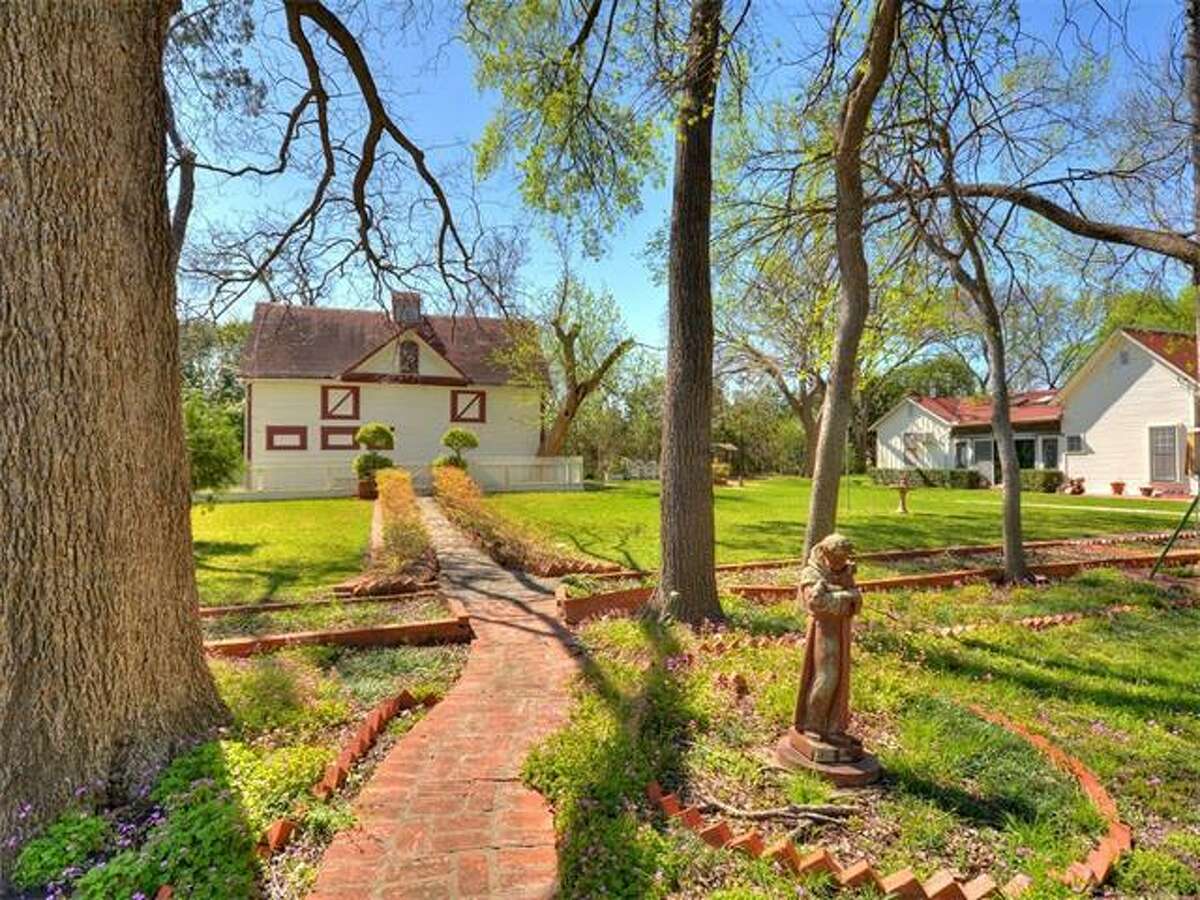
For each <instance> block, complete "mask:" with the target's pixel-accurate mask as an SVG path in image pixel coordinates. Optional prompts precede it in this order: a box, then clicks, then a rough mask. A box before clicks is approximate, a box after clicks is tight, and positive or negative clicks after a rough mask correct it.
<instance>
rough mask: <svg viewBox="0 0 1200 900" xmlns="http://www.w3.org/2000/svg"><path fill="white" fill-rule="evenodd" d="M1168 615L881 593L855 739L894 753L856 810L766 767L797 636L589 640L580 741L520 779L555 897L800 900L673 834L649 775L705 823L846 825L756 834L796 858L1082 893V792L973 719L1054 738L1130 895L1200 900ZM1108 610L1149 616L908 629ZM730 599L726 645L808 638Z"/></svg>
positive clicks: (871, 622)
mask: <svg viewBox="0 0 1200 900" xmlns="http://www.w3.org/2000/svg"><path fill="white" fill-rule="evenodd" d="M1169 599H1170V595H1169V593H1168V590H1167V589H1166V588H1164V587H1161V586H1156V585H1148V584H1146V583H1145V582H1140V581H1137V580H1134V579H1131V578H1130V577H1128V576H1126V575H1122V574H1119V573H1114V572H1105V571H1097V572H1088V573H1085V574H1083V575H1080V576H1078V577H1077V578H1075V579H1071V580H1070V581H1068V582H1064V583H1061V584H1057V585H1052V586H1050V587H1046V588H1039V589H1033V588H1020V589H1014V590H1011V591H1005V592H999V593H993V592H992V591H991V590H990V589H986V588H985V587H984V586H969V587H965V588H960V589H956V590H951V591H945V592H940V593H939V594H937V595H936V596H929V597H926V596H925V595H915V594H914V595H907V596H906V595H900V594H898V595H890V594H889V595H875V596H869V597H868V598H867V603H866V606H867V612H866V614H865V615H864V620H865V623H864V627H863V628H862V629H861V630H860V631H859V632H858V636H857V638H856V644H855V655H856V656H855V659H856V667H855V670H854V696H853V708H854V710H855V717H856V721H855V722H854V726H853V730H854V731H856V732H857V733H859V734H862V735H863V736H864V737H865V738H866V739H867V741H868V743H869V744H870V745H871V746H872V748H873V749H874V750H875V751H877V752H878V753H879V755H880V756H881V759H882V761H883V764H884V767H885V772H886V776H885V779H884V781H883V782H881V783H880V784H879V785H877V786H874V787H871V788H867V789H865V790H862V791H853V792H846V793H845V794H842V793H838V792H834V791H831V790H830V788H829V787H828V786H827V785H826V784H825V783H824V782H822V781H819V780H816V779H814V778H812V777H810V776H806V775H803V774H800V775H798V774H792V773H787V772H783V771H779V770H777V769H775V768H774V767H773V765H772V763H771V753H770V751H771V748H772V746H773V743H774V741H775V739H776V738H777V737H778V736H779V735H780V734H781V733H782V732H783V731H784V729H785V728H786V727H787V724H788V722H789V720H790V714H791V704H792V702H793V699H794V692H795V689H796V682H797V680H798V678H799V672H800V665H801V656H802V652H803V651H802V647H801V645H800V643H799V642H798V641H793V642H772V643H767V644H760V645H759V646H752V645H751V644H750V642H748V641H744V642H742V644H741V645H740V646H738V647H737V648H736V649H733V650H725V651H724V652H720V653H716V652H706V651H702V650H701V649H700V643H701V640H702V639H703V636H698V635H696V634H694V633H693V632H691V631H690V630H688V629H685V628H682V627H679V626H663V625H660V624H655V623H652V622H649V621H645V620H641V619H607V620H601V621H598V622H594V623H592V624H589V625H587V626H584V627H583V628H582V629H581V632H580V638H581V641H582V643H583V645H584V647H585V648H586V651H587V659H588V667H587V670H586V674H585V676H584V677H583V678H582V679H581V684H580V688H579V692H578V695H577V700H576V705H575V707H574V709H573V712H572V715H571V719H570V723H569V724H568V725H567V726H566V727H565V728H564V729H563V730H561V731H560V732H558V733H557V734H555V735H554V736H552V737H551V738H550V739H548V740H547V741H546V742H545V743H543V744H542V745H541V746H540V747H539V748H538V749H537V750H536V751H535V752H534V754H533V755H532V756H531V757H530V758H529V760H528V761H527V763H526V767H525V776H526V778H527V780H528V781H529V782H530V783H531V784H532V785H533V786H535V787H536V788H537V789H539V790H541V791H543V792H544V793H546V794H547V795H548V797H549V798H550V799H551V801H552V802H553V804H554V806H555V810H556V823H557V826H558V828H559V830H560V833H561V851H560V859H561V864H562V870H563V884H564V892H565V893H566V894H568V895H570V896H599V895H605V896H622V897H634V896H648V897H654V896H689V897H690V896H708V897H721V898H726V900H729V898H749V897H763V896H766V897H795V896H796V890H797V888H796V882H795V881H794V880H793V879H791V878H790V877H788V876H784V875H782V874H781V873H780V872H779V871H778V870H777V869H776V868H775V867H774V866H773V865H772V864H768V863H765V862H761V861H755V860H750V859H748V858H746V857H743V856H741V855H738V854H732V853H728V852H724V851H714V850H711V849H709V848H708V847H707V846H706V845H704V844H703V843H702V842H701V841H699V840H698V839H697V838H696V837H695V836H694V835H693V834H691V833H690V832H688V831H686V829H683V828H682V827H680V826H678V825H677V824H674V823H668V822H664V821H663V820H662V818H661V816H660V815H659V814H657V813H656V812H655V811H654V810H652V809H651V807H650V805H649V804H648V803H647V802H646V801H645V800H644V799H643V793H642V792H643V790H644V788H645V785H646V783H647V782H648V781H650V780H651V779H657V780H659V781H660V782H661V783H662V784H663V785H664V786H665V787H666V788H667V789H669V790H676V791H679V792H680V793H681V794H682V795H683V797H684V798H685V800H686V801H688V802H695V803H699V804H701V805H703V804H705V803H706V802H708V801H717V802H719V803H722V804H725V805H728V806H730V807H734V808H737V809H747V808H750V809H767V808H775V807H781V806H786V805H787V804H789V803H794V804H812V803H819V804H828V803H833V804H835V805H838V806H849V807H852V810H851V811H849V812H847V813H846V814H845V815H840V816H837V817H833V818H831V820H829V821H816V820H812V819H808V820H806V819H804V818H803V817H793V818H790V819H789V818H786V817H780V818H776V819H769V820H766V821H763V822H753V823H750V822H743V823H741V824H743V825H744V827H745V828H749V827H751V826H752V825H757V826H759V827H764V828H765V829H766V830H767V831H768V832H770V833H771V835H772V836H775V837H778V836H782V835H784V834H788V833H794V834H795V835H796V840H797V842H798V843H799V844H800V845H801V849H802V850H803V849H805V848H808V847H812V846H816V845H818V844H819V845H821V846H826V847H828V848H830V849H832V850H833V851H835V852H836V853H837V855H838V856H839V857H840V858H841V859H843V861H847V862H848V861H852V860H854V859H857V858H860V857H863V856H865V857H867V858H868V859H870V860H871V862H872V863H873V864H876V865H880V866H882V867H883V868H884V869H887V870H893V869H897V868H902V867H905V866H911V867H912V868H913V869H915V870H916V871H917V873H918V874H919V875H921V876H926V877H927V876H928V875H930V874H931V873H932V872H933V871H934V870H936V869H937V868H940V867H943V866H945V867H947V868H950V869H952V870H954V871H956V872H957V873H958V874H960V875H962V876H967V875H972V874H977V873H978V872H982V871H986V872H988V873H989V874H991V875H992V877H994V878H995V879H996V880H997V881H998V882H999V883H1001V884H1003V883H1004V881H1005V880H1007V878H1008V877H1010V876H1011V875H1012V874H1016V873H1017V872H1025V873H1027V874H1029V875H1031V876H1033V877H1034V879H1035V884H1034V888H1033V890H1032V891H1031V892H1030V893H1029V894H1028V895H1027V896H1030V897H1055V896H1067V895H1068V891H1067V890H1066V888H1065V887H1064V886H1063V885H1061V884H1059V883H1058V882H1057V881H1056V880H1055V879H1054V878H1053V877H1052V875H1051V874H1050V873H1051V870H1054V869H1062V868H1063V867H1064V866H1065V865H1067V864H1068V863H1070V862H1071V861H1072V860H1074V859H1078V858H1081V856H1083V855H1085V854H1086V852H1087V850H1088V849H1089V848H1090V847H1091V846H1092V845H1093V844H1094V841H1095V840H1096V839H1097V837H1098V836H1099V835H1100V834H1101V833H1102V825H1101V822H1100V820H1099V818H1098V816H1097V815H1096V814H1095V812H1094V810H1093V809H1092V808H1091V807H1090V806H1089V805H1088V803H1087V801H1086V799H1085V798H1084V797H1083V795H1082V793H1081V792H1080V791H1079V790H1078V788H1077V786H1076V785H1075V783H1074V781H1073V779H1072V778H1071V777H1070V776H1067V775H1064V774H1063V773H1060V772H1059V771H1057V770H1056V769H1054V768H1053V767H1052V766H1051V765H1050V763H1049V762H1048V761H1047V760H1046V759H1045V758H1043V757H1041V756H1040V755H1039V754H1038V753H1037V751H1036V750H1034V749H1033V748H1032V747H1030V746H1029V745H1028V744H1026V743H1025V742H1024V741H1021V740H1020V739H1018V738H1015V737H1013V736H1012V735H1010V734H1009V733H1008V732H1006V731H1004V730H1002V729H1000V728H998V727H996V726H993V725H991V724H989V723H987V722H985V721H983V720H982V719H980V718H978V717H977V716H975V715H974V714H972V713H971V711H970V706H971V705H972V704H980V705H982V706H984V707H986V708H990V709H994V710H1000V711H1003V712H1004V713H1005V714H1006V715H1008V716H1009V717H1011V718H1013V719H1016V720H1017V721H1020V722H1022V723H1024V724H1026V725H1027V726H1029V727H1031V728H1032V729H1034V730H1035V731H1038V732H1041V733H1043V734H1045V735H1046V736H1048V737H1049V738H1051V739H1052V740H1053V741H1054V742H1056V743H1057V744H1059V745H1060V746H1061V747H1063V748H1064V749H1065V750H1066V751H1067V752H1069V753H1072V754H1074V755H1075V756H1077V757H1079V758H1080V759H1082V760H1083V761H1084V763H1085V764H1087V765H1088V766H1089V767H1091V768H1092V769H1093V770H1094V771H1095V772H1096V773H1097V775H1098V777H1099V778H1100V779H1101V781H1102V783H1104V784H1105V786H1106V788H1107V789H1108V791H1109V793H1110V794H1112V795H1113V797H1114V798H1115V800H1116V802H1117V804H1118V807H1119V810H1120V814H1121V816H1122V818H1123V819H1124V820H1126V821H1128V822H1129V823H1130V824H1131V825H1132V826H1133V828H1134V833H1135V836H1136V839H1137V842H1138V844H1137V849H1135V850H1134V852H1133V853H1132V854H1130V855H1128V856H1127V857H1125V858H1124V859H1123V860H1122V862H1121V863H1120V865H1119V867H1118V869H1117V871H1116V872H1115V874H1114V876H1113V879H1112V885H1113V889H1114V890H1115V891H1116V892H1117V894H1118V895H1119V896H1128V897H1138V896H1186V895H1188V894H1191V893H1195V892H1197V891H1200V854H1198V853H1197V848H1198V847H1200V761H1197V759H1196V758H1195V754H1194V752H1192V750H1191V749H1189V748H1194V746H1195V745H1196V742H1197V740H1200V706H1198V703H1200V701H1198V700H1197V697H1198V696H1200V692H1198V691H1197V687H1198V686H1200V685H1198V683H1197V678H1196V675H1195V671H1194V665H1192V663H1190V662H1189V658H1191V659H1194V652H1193V648H1194V646H1195V643H1196V640H1197V639H1198V638H1200V613H1197V612H1196V611H1192V610H1170V609H1167V608H1165V606H1164V604H1165V603H1166V601H1168V600H1169ZM1103 602H1114V603H1118V602H1119V603H1124V602H1129V603H1131V604H1133V605H1135V607H1137V608H1136V609H1135V611H1133V612H1130V613H1127V614H1124V615H1121V616H1116V617H1111V618H1108V617H1101V618H1096V619H1089V620H1087V621H1085V622H1082V623H1079V624H1076V625H1071V626H1066V627H1060V628H1053V629H1048V630H1046V631H1042V632H1031V631H1029V630H1028V629H1025V628H1021V627H1018V626H1012V625H1004V624H1002V623H999V624H995V625H991V626H987V627H985V628H983V629H981V630H978V631H975V632H972V633H971V634H970V635H967V636H963V637H960V638H950V637H941V636H937V635H935V634H933V633H930V632H928V631H919V630H913V629H910V628H908V627H907V625H909V624H916V623H927V622H942V621H949V622H955V623H957V622H965V621H977V620H978V619H979V618H980V617H983V618H985V619H986V618H987V617H988V616H989V615H995V616H996V617H998V618H1008V617H1010V616H1013V617H1015V615H1016V613H1017V612H1020V611H1025V610H1029V611H1034V612H1037V613H1042V614H1044V613H1048V612H1054V611H1059V610H1061V609H1073V608H1078V607H1079V606H1081V605H1084V606H1086V605H1091V604H1096V603H1103ZM724 603H725V605H726V609H727V610H728V611H729V614H730V623H729V626H728V628H727V633H726V634H725V635H724V637H725V639H726V641H727V642H728V640H729V638H731V637H732V636H733V635H737V634H741V635H744V636H749V635H752V634H782V633H790V634H792V635H797V634H799V633H800V632H799V631H798V630H799V629H800V628H801V627H802V625H803V621H802V619H801V618H800V617H799V616H797V615H796V614H795V612H794V610H792V609H789V608H788V607H789V606H790V605H789V604H780V605H778V606H776V607H770V608H767V607H762V606H758V605H754V604H749V603H746V602H744V601H739V600H735V599H733V598H729V597H726V598H724ZM881 604H886V606H884V605H881ZM946 609H949V610H950V611H951V613H952V615H951V617H950V618H949V619H947V614H946V613H945V612H944V611H943V610H946ZM897 616H898V617H899V618H900V619H901V621H900V622H896V621H894V618H895V617H897ZM713 811H714V812H715V810H713ZM731 821H733V822H734V824H735V825H736V824H738V823H737V820H736V819H732V820H731ZM735 830H736V828H735ZM805 887H806V889H808V890H809V891H810V894H809V896H822V895H824V894H825V893H826V892H827V891H828V885H824V886H823V885H822V884H821V883H819V881H810V882H809V883H806V885H805Z"/></svg>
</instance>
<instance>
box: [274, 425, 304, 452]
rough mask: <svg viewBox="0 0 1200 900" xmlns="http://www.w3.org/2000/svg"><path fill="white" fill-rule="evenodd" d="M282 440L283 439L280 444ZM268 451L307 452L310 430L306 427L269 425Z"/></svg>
mask: <svg viewBox="0 0 1200 900" xmlns="http://www.w3.org/2000/svg"><path fill="white" fill-rule="evenodd" d="M280 438H282V439H283V441H282V443H280ZM267 449H268V450H307V449H308V428H307V427H306V426H304V425H268V426H267Z"/></svg>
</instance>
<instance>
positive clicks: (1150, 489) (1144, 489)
mask: <svg viewBox="0 0 1200 900" xmlns="http://www.w3.org/2000/svg"><path fill="white" fill-rule="evenodd" d="M1138 490H1139V491H1140V492H1141V494H1142V496H1143V497H1153V496H1154V485H1152V484H1143V485H1142V486H1141V487H1140V488H1138Z"/></svg>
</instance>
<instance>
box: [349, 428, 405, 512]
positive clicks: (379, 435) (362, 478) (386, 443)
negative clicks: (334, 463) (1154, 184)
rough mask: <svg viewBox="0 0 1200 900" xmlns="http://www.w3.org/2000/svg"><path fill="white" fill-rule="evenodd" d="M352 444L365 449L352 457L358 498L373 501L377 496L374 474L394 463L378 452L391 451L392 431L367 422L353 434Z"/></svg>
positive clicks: (394, 441) (392, 445)
mask: <svg viewBox="0 0 1200 900" xmlns="http://www.w3.org/2000/svg"><path fill="white" fill-rule="evenodd" d="M354 442H355V443H356V444H358V445H359V446H360V447H365V448H366V451H367V452H365V453H360V454H358V456H356V457H354V463H353V468H354V474H355V475H357V476H358V496H359V497H360V498H361V499H363V500H374V499H375V498H376V496H378V491H377V489H376V487H375V473H376V472H378V471H379V470H380V469H390V468H391V467H392V466H393V465H394V463H393V462H392V459H391V457H388V456H384V455H383V454H382V453H380V452H379V451H380V450H393V449H395V446H396V438H395V435H394V434H393V433H392V429H391V428H390V427H389V426H387V425H385V424H383V423H382V422H367V423H366V424H365V425H363V426H362V427H361V428H359V429H358V431H356V432H355V433H354Z"/></svg>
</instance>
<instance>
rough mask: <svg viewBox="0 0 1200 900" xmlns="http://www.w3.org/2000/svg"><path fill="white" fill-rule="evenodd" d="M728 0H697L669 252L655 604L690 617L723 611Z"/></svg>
mask: <svg viewBox="0 0 1200 900" xmlns="http://www.w3.org/2000/svg"><path fill="white" fill-rule="evenodd" d="M720 23H721V0H693V2H692V13H691V27H690V33H689V38H688V60H687V71H686V72H685V74H684V77H683V85H682V88H681V98H680V104H679V113H678V117H677V124H676V131H675V181H674V187H673V190H672V196H671V236H670V248H669V253H668V260H667V279H668V288H667V373H666V393H665V397H664V403H663V443H662V499H661V502H660V513H659V515H660V522H661V531H660V538H659V539H660V541H661V545H662V572H661V575H660V578H659V584H658V589H657V591H656V592H655V595H654V598H653V599H652V601H651V606H652V608H653V609H655V610H657V611H658V612H660V613H667V614H669V615H671V616H673V617H674V618H676V619H679V620H681V621H684V622H690V623H696V622H701V621H703V620H705V619H714V618H719V617H720V616H721V605H720V603H719V602H718V600H717V579H716V573H715V572H714V569H713V567H714V558H713V495H712V470H711V465H710V463H711V454H712V392H713V386H712V381H713V318H712V273H711V271H710V264H709V234H710V224H711V218H712V146H713V116H714V114H715V106H716V93H717V80H718V77H719V75H720Z"/></svg>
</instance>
